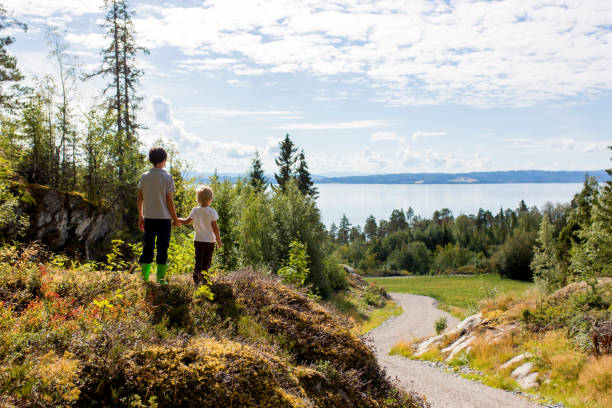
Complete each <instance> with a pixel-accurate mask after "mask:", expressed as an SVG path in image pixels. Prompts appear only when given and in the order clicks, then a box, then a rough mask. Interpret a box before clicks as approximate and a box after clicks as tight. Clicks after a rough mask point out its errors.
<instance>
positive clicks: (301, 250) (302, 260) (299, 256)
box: [278, 241, 310, 286]
mask: <svg viewBox="0 0 612 408" xmlns="http://www.w3.org/2000/svg"><path fill="white" fill-rule="evenodd" d="M309 272H310V271H309V270H308V254H307V253H306V245H304V244H302V243H301V242H299V241H292V242H291V244H289V259H287V261H286V262H285V265H284V266H283V267H282V268H280V269H279V270H278V276H280V277H281V279H282V280H283V282H285V283H290V284H292V285H296V286H303V285H304V282H306V279H307V278H308V273H309Z"/></svg>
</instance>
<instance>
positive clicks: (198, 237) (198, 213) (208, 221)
mask: <svg viewBox="0 0 612 408" xmlns="http://www.w3.org/2000/svg"><path fill="white" fill-rule="evenodd" d="M189 218H191V219H192V220H193V229H194V230H195V232H196V233H195V238H194V241H198V242H215V241H216V238H215V233H214V232H213V229H212V223H213V221H217V220H218V219H219V215H218V214H217V212H216V211H215V210H213V209H212V208H210V207H195V208H194V209H193V210H191V214H189Z"/></svg>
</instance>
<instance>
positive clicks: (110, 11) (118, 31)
mask: <svg viewBox="0 0 612 408" xmlns="http://www.w3.org/2000/svg"><path fill="white" fill-rule="evenodd" d="M105 9H106V14H105V20H104V27H105V29H106V35H107V42H108V44H109V45H108V47H106V48H104V49H102V50H100V54H101V63H100V66H99V67H98V69H97V70H95V71H94V72H80V71H79V68H78V63H77V61H75V60H74V58H73V57H72V56H71V54H69V53H68V46H67V44H66V43H65V42H63V40H62V39H61V36H60V35H59V34H58V33H56V32H53V31H50V32H49V33H48V38H49V47H50V51H49V59H50V62H52V63H53V64H54V66H55V70H56V75H54V76H45V77H42V78H31V81H29V82H28V81H25V78H24V76H23V75H22V74H21V72H20V71H19V68H18V61H17V60H16V58H15V57H12V56H11V55H10V54H9V53H8V52H7V48H8V47H9V46H10V45H11V44H12V43H13V42H14V38H13V37H11V36H5V37H3V38H2V41H1V42H0V67H2V70H3V75H2V76H1V77H0V78H1V86H2V98H1V99H0V111H1V113H0V114H1V135H0V152H1V155H0V212H1V217H0V231H4V233H2V234H0V235H1V236H0V240H2V241H3V242H11V241H12V240H15V239H17V240H19V239H20V238H23V237H24V236H25V232H26V231H27V230H28V229H29V228H30V226H29V225H28V217H27V216H25V215H24V214H23V213H22V212H21V211H20V206H21V204H22V203H23V202H26V201H28V200H31V197H28V192H27V186H31V185H42V186H45V187H50V188H55V189H57V190H60V191H67V192H72V193H76V194H79V195H81V196H82V197H84V198H85V199H86V200H87V201H88V202H91V203H93V204H94V205H95V206H96V207H97V208H98V209H99V211H101V212H110V213H112V214H114V216H115V218H116V219H115V225H117V226H118V228H117V231H115V233H114V238H115V240H113V241H112V242H107V243H106V245H104V246H102V250H100V251H98V253H96V254H94V259H93V260H101V261H105V260H107V259H113V262H115V263H116V262H122V263H124V264H125V263H129V262H130V261H131V260H132V259H133V257H134V254H135V253H137V252H138V251H139V250H140V249H139V248H140V246H139V241H140V238H141V235H140V232H139V231H138V229H137V219H138V217H137V215H136V194H137V182H138V179H139V177H140V175H141V174H142V172H144V171H146V169H147V168H148V167H149V164H148V163H147V161H146V157H145V155H144V154H143V151H145V150H148V148H149V147H150V146H143V145H142V143H141V141H140V139H139V131H140V130H141V129H142V124H141V123H140V122H139V120H138V113H139V110H140V104H141V102H142V100H143V98H142V96H141V94H140V93H139V88H138V85H139V79H140V78H141V77H142V75H143V74H144V72H143V71H142V70H140V69H139V68H138V67H137V64H136V58H137V56H138V55H139V54H140V53H146V52H148V51H147V50H146V49H144V48H142V47H140V46H139V45H138V44H137V43H136V41H135V36H134V28H133V25H132V23H131V12H130V10H129V8H128V4H127V2H122V1H117V2H114V1H113V2H106V3H105ZM0 12H1V13H2V20H1V22H0V29H1V30H7V29H9V28H10V29H23V30H26V29H27V27H26V25H25V24H23V23H21V22H19V21H15V20H13V19H11V18H9V17H8V16H7V14H6V10H5V9H4V8H2V9H1V10H0ZM94 77H99V78H102V79H104V80H105V81H106V86H105V88H104V89H103V90H101V92H100V94H99V96H98V98H97V99H96V100H95V101H93V103H92V105H91V106H90V107H89V109H87V111H86V112H85V113H81V112H80V106H78V104H77V98H76V94H77V93H78V88H79V85H80V84H81V81H87V80H91V79H92V78H94ZM26 82H28V83H30V82H31V83H32V84H34V85H29V86H26V85H25V83H26ZM157 144H159V145H162V146H164V147H165V148H166V150H167V151H168V152H169V160H168V163H169V167H168V171H169V172H170V174H172V176H173V178H174V180H175V184H176V188H177V191H176V193H175V197H174V198H175V202H176V207H177V213H178V214H179V215H181V214H182V215H187V214H188V213H189V211H190V210H191V208H192V207H194V206H195V205H196V201H195V189H196V187H197V180H196V179H187V177H186V176H185V174H187V173H188V170H189V167H188V165H187V164H186V163H185V162H184V161H183V160H181V157H180V152H179V151H178V150H177V149H176V147H175V146H174V145H173V144H172V142H171V141H167V140H163V139H160V140H159V141H158V142H157ZM279 148H280V153H279V156H278V157H277V159H276V164H277V166H278V173H277V174H276V177H275V183H274V185H273V186H272V185H269V183H268V180H267V179H266V178H265V176H264V172H263V165H262V162H261V158H260V157H259V154H258V153H255V156H254V158H253V162H252V167H251V169H250V173H249V176H248V177H247V178H245V179H241V180H238V181H237V182H233V183H230V182H229V181H224V182H223V181H220V180H219V178H218V177H216V176H213V177H211V179H210V184H211V185H212V187H213V190H214V191H215V195H216V198H215V201H214V204H213V207H214V208H215V209H216V210H217V211H218V213H219V215H220V221H219V227H220V231H221V235H222V237H223V240H224V242H225V243H226V245H225V247H224V249H222V250H221V251H218V253H217V255H216V257H215V263H214V267H213V270H214V271H218V270H224V271H231V270H235V269H237V268H239V267H244V266H250V267H264V268H266V269H270V270H272V271H274V272H279V271H280V273H281V274H283V273H284V276H286V277H287V279H288V280H289V281H295V280H296V279H297V281H298V282H299V283H300V284H306V285H308V286H310V287H312V290H313V293H316V294H318V295H320V296H323V297H327V296H329V295H330V293H331V292H332V291H333V290H334V289H338V288H342V287H344V286H345V285H346V283H345V281H344V272H343V271H342V269H341V268H340V266H339V265H338V260H337V259H336V258H334V256H333V255H328V254H329V253H331V252H333V251H331V250H329V249H328V246H329V245H330V244H331V243H330V241H329V239H328V234H327V232H326V231H325V227H324V226H323V224H322V223H321V220H320V214H319V210H318V209H317V207H316V202H315V198H316V195H317V192H316V188H315V187H314V186H313V181H312V177H311V175H310V172H309V169H308V164H307V161H306V157H305V154H304V151H303V150H301V151H299V150H298V148H297V146H295V145H294V143H293V141H292V140H291V138H290V136H289V135H286V136H285V138H284V140H282V142H281V143H280V146H279ZM14 226H17V228H10V227H14ZM7 231H10V232H11V233H9V232H7ZM191 240H192V237H191V230H190V229H186V228H183V229H175V231H174V233H173V238H172V242H171V244H170V262H171V264H170V273H173V274H179V273H183V272H188V271H189V270H190V269H191V268H192V265H193V246H192V245H190V244H189V242H190V241H191ZM292 251H293V252H292ZM69 255H70V256H71V257H77V258H82V256H83V254H74V253H73V254H69ZM109 256H110V258H109ZM291 259H296V260H297V259H300V260H302V262H301V263H300V262H297V261H296V262H297V263H296V265H298V266H299V267H298V266H295V267H294V266H293V264H291V262H290V260H291ZM300 268H301V269H300ZM296 269H297V270H296ZM211 273H212V272H211ZM293 275H296V276H298V278H295V277H294V276H293ZM299 276H301V278H299Z"/></svg>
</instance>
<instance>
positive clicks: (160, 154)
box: [149, 146, 168, 166]
mask: <svg viewBox="0 0 612 408" xmlns="http://www.w3.org/2000/svg"><path fill="white" fill-rule="evenodd" d="M167 158H168V153H166V151H165V150H164V148H163V147H159V146H155V147H152V148H151V150H149V161H150V162H151V163H153V165H154V166H155V165H156V164H159V163H162V162H163V161H164V160H166V159H167Z"/></svg>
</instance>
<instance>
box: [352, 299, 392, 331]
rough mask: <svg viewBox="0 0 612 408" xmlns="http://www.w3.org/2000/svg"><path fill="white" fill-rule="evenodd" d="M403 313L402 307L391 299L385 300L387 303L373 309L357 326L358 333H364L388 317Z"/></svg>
mask: <svg viewBox="0 0 612 408" xmlns="http://www.w3.org/2000/svg"><path fill="white" fill-rule="evenodd" d="M402 313H403V310H402V307H401V306H400V305H398V304H397V303H395V302H393V301H387V304H386V305H385V306H384V307H383V308H381V309H374V311H372V314H371V315H370V316H369V317H367V318H366V319H365V320H364V321H363V322H361V326H360V327H359V330H358V332H359V334H365V333H367V332H369V331H370V330H373V329H375V328H377V327H378V326H380V325H381V324H383V323H384V322H385V321H387V320H388V319H390V318H392V317H395V316H399V315H401V314H402Z"/></svg>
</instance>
